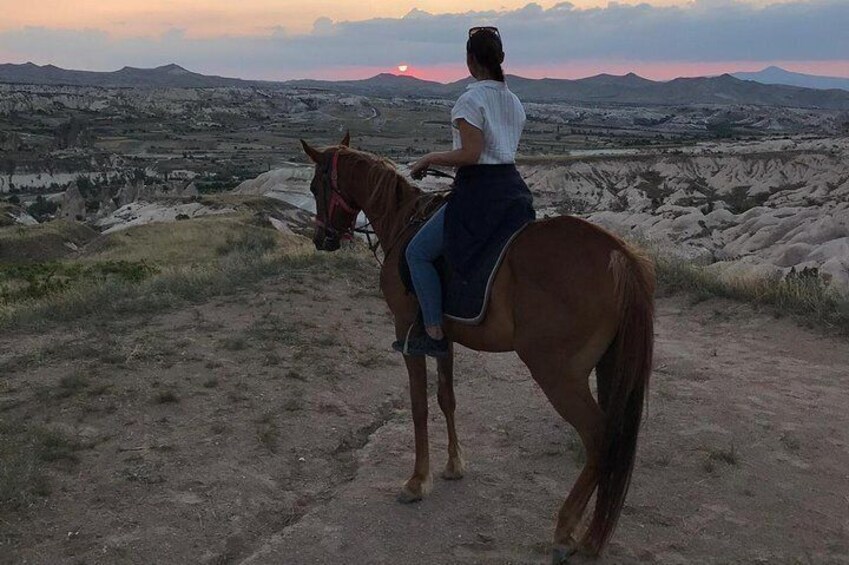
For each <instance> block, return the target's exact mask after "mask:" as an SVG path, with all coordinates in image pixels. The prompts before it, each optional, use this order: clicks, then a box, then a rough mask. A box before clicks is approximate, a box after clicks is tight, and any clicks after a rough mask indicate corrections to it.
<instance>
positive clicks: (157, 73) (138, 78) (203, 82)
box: [0, 63, 253, 88]
mask: <svg viewBox="0 0 849 565" xmlns="http://www.w3.org/2000/svg"><path fill="white" fill-rule="evenodd" d="M0 82H6V83H17V84H46V85H57V86H59V85H70V86H100V87H109V88H144V87H149V88H150V87H152V88H168V87H171V88H209V87H217V86H250V85H251V84H253V83H251V81H245V80H240V79H235V78H224V77H218V76H208V75H202V74H199V73H193V72H191V71H187V70H186V69H184V68H183V67H181V66H180V65H175V64H171V65H164V66H161V67H156V68H154V69H139V68H135V67H124V68H123V69H121V70H119V71H114V72H94V71H72V70H67V69H62V68H59V67H56V66H54V65H44V66H39V65H34V64H33V63H25V64H23V65H13V64H5V65H0Z"/></svg>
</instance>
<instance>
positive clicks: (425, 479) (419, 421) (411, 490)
mask: <svg viewBox="0 0 849 565" xmlns="http://www.w3.org/2000/svg"><path fill="white" fill-rule="evenodd" d="M404 362H405V363H406V364H407V372H408V373H409V375H410V401H411V405H412V409H413V426H414V428H415V436H416V464H415V467H414V468H413V476H412V477H410V479H409V480H408V481H407V482H406V483H405V484H404V488H403V489H401V493H400V494H399V495H398V500H399V501H400V502H416V501H418V500H421V499H422V497H423V496H424V495H425V494H427V492H428V491H429V490H430V485H431V480H430V459H429V455H428V438H427V365H426V363H425V358H424V357H408V356H405V357H404Z"/></svg>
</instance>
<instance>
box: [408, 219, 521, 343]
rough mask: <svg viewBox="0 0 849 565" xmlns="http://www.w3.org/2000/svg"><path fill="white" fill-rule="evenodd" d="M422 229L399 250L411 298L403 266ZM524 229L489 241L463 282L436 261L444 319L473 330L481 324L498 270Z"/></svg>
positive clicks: (414, 232) (440, 262)
mask: <svg viewBox="0 0 849 565" xmlns="http://www.w3.org/2000/svg"><path fill="white" fill-rule="evenodd" d="M425 221H426V220H425ZM529 223H530V222H529ZM422 225H424V221H422V222H421V223H420V224H419V226H417V228H416V229H415V230H414V231H413V233H411V235H410V237H409V239H407V241H405V242H404V246H403V248H402V249H401V261H400V269H401V280H403V281H404V286H406V288H407V291H408V292H411V293H413V294H415V290H414V288H413V280H412V278H411V276H410V266H409V265H408V264H407V246H408V245H409V244H410V241H412V239H413V237H415V234H416V233H417V232H418V230H419V229H420V228H421V226H422ZM527 226H528V224H525V225H523V226H521V227H519V229H517V230H513V231H508V232H507V233H504V234H498V237H495V238H493V239H492V241H490V242H489V243H488V244H487V246H486V248H485V249H484V251H483V252H482V253H481V255H480V261H479V263H478V265H479V266H478V268H477V269H475V271H474V272H473V273H472V274H471V275H470V276H469V277H467V278H466V279H463V278H461V277H459V276H457V275H456V273H454V272H452V270H451V268H450V266H449V264H448V262H447V261H445V258H444V257H440V258H439V259H438V260H437V261H436V263H435V265H436V270H437V271H438V272H439V278H440V279H441V281H442V308H443V311H444V313H445V317H446V318H449V319H451V320H453V321H455V322H459V323H461V324H468V325H473V326H474V325H478V324H480V323H481V322H483V320H484V318H485V317H486V307H487V305H488V303H489V296H490V292H491V291H492V283H493V282H495V275H496V273H497V272H498V267H500V266H501V262H502V261H503V260H504V257H505V255H507V250H508V249H509V248H510V244H511V243H512V242H513V240H514V239H516V237H517V236H518V235H519V234H520V233H521V232H522V230H524V229H525V228H526V227H527Z"/></svg>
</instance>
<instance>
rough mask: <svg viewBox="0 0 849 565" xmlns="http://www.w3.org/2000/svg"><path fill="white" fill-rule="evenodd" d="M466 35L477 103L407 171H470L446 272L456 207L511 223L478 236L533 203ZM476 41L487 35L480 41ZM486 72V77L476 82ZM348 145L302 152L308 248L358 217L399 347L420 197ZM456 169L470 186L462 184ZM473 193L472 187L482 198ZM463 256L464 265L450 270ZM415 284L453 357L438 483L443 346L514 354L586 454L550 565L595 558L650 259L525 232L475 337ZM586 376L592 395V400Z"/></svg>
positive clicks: (422, 473) (453, 467) (602, 236)
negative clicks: (377, 263)
mask: <svg viewBox="0 0 849 565" xmlns="http://www.w3.org/2000/svg"><path fill="white" fill-rule="evenodd" d="M472 31H473V32H472V33H471V37H470V39H471V41H469V51H470V56H469V62H470V65H469V66H470V67H472V68H473V72H474V73H478V76H479V77H481V78H483V79H484V80H481V81H479V82H478V83H475V84H474V85H473V86H472V88H471V89H470V91H469V92H471V93H472V94H468V93H467V95H464V96H466V100H465V101H468V102H469V106H470V107H467V105H466V103H465V101H464V99H463V98H461V101H463V102H464V103H463V104H462V105H461V104H460V102H458V108H456V111H457V116H459V118H457V120H456V122H457V128H458V131H459V136H460V145H459V147H458V150H455V151H452V152H449V153H447V154H444V155H442V157H439V156H433V155H430V156H428V157H425V158H424V159H423V160H422V161H420V162H419V163H417V164H416V166H415V168H414V170H415V172H416V173H420V172H421V171H422V170H424V169H425V168H426V167H427V166H428V165H430V164H437V163H439V164H464V163H466V165H464V166H462V167H461V168H460V171H459V172H458V173H459V174H458V177H459V183H458V187H457V188H456V189H455V190H456V192H455V193H454V194H453V195H452V204H451V205H449V207H448V208H447V209H446V210H445V212H444V220H443V221H444V222H445V237H444V238H443V239H444V240H445V241H446V243H447V244H448V245H447V246H446V248H445V252H446V256H447V258H448V259H449V261H452V262H453V264H452V265H451V266H452V268H453V267H456V266H457V265H459V266H460V268H464V267H466V265H465V264H464V263H463V261H462V259H468V257H463V256H462V255H461V256H460V257H456V256H452V245H453V242H452V241H450V237H451V233H450V231H449V228H450V226H451V225H452V224H451V222H452V221H453V220H452V206H454V207H455V209H456V208H457V206H456V204H457V203H458V202H461V201H464V199H466V198H468V200H465V201H466V202H474V204H472V206H475V205H479V206H481V207H483V206H486V207H487V210H488V211H489V212H491V211H492V210H493V209H496V210H502V211H503V210H507V211H508V212H505V214H504V216H503V217H497V214H496V215H495V216H484V215H483V214H478V215H479V216H481V217H480V218H473V217H470V216H468V215H466V212H463V213H462V214H461V222H459V223H458V224H456V225H459V226H461V227H462V226H464V224H463V223H462V221H463V220H465V221H467V222H468V225H471V226H472V227H474V228H476V227H477V225H478V224H477V222H478V221H480V222H483V223H484V224H485V222H486V221H487V220H489V221H491V222H494V223H499V222H501V221H503V220H504V218H508V219H509V218H511V217H512V216H511V214H510V213H509V211H511V210H512V209H513V206H514V205H515V206H516V207H517V208H519V209H522V207H523V206H527V205H528V204H529V202H528V199H527V198H526V197H525V196H524V194H525V193H524V190H525V189H524V188H523V187H524V183H520V182H519V181H520V180H521V179H518V174H517V173H514V172H513V169H512V167H513V166H512V165H510V164H506V163H503V161H507V160H512V153H513V152H514V151H515V142H512V143H511V144H509V145H508V147H507V148H508V149H511V148H512V149H511V151H508V152H507V154H506V155H505V154H502V153H496V150H498V149H499V148H503V147H504V146H505V144H506V142H507V141H508V140H509V139H513V137H509V136H508V135H506V134H493V133H490V134H489V137H487V133H486V132H487V131H488V129H489V128H491V127H493V126H497V124H502V125H504V124H509V125H510V127H509V128H507V129H508V130H509V131H511V132H512V134H511V135H513V136H515V139H518V132H519V131H521V128H520V127H518V124H519V122H520V121H521V120H518V119H517V117H516V116H513V117H512V118H511V117H510V116H509V115H507V116H504V115H503V114H500V113H499V112H498V111H497V110H498V109H501V110H505V109H506V108H509V107H511V105H512V107H513V108H515V109H517V111H518V108H519V106H518V105H517V104H516V103H515V102H511V101H514V100H515V99H514V98H513V97H512V94H509V91H508V90H507V89H506V87H505V86H503V83H501V82H500V81H498V80H493V79H497V78H499V77H500V76H501V75H500V74H495V73H494V70H495V65H493V64H492V62H493V61H497V62H498V63H499V65H500V61H501V52H500V41H499V43H498V44H497V45H498V46H499V51H498V57H496V58H495V59H493V58H492V57H491V56H490V55H481V53H483V51H478V49H479V48H478V47H476V45H477V44H478V43H477V42H478V41H480V42H482V43H485V44H486V45H487V46H488V47H487V50H486V53H488V54H491V53H492V52H493V51H492V50H493V45H495V44H494V43H493V39H492V37H493V35H496V36H497V34H495V32H494V31H486V32H484V31H477V32H475V31H474V30H472ZM481 33H484V35H480V38H479V39H475V38H476V37H478V35H479V34H481ZM484 40H485V41H484ZM479 57H480V58H479ZM481 59H483V60H481ZM485 72H489V73H492V74H483V73H485ZM481 100H484V102H481ZM493 100H501V101H502V102H495V101H493ZM475 101H477V104H475V103H474V102H475ZM505 111H506V110H505ZM455 117H456V116H455ZM511 128H512V129H511ZM464 132H465V133H464ZM348 141H349V137H348V136H347V135H346V136H345V139H344V140H343V141H342V143H341V144H340V145H337V146H333V147H328V148H326V149H324V150H319V149H315V148H313V147H311V146H310V145H309V144H308V143H306V142H305V141H303V140H302V144H303V147H304V151H305V152H306V153H307V155H308V156H309V158H310V159H311V160H312V161H313V163H315V174H314V176H313V180H312V184H311V187H310V190H311V191H312V193H313V195H314V197H315V201H316V230H315V235H314V237H313V240H314V242H315V245H316V248H317V249H319V250H324V251H334V250H336V249H339V241H340V238H341V237H342V236H343V235H346V234H350V233H352V232H353V230H354V226H355V224H356V220H357V215H358V214H359V213H360V211H362V212H364V213H365V215H366V216H367V217H368V219H369V222H370V223H371V225H372V227H373V228H374V231H375V233H376V234H377V237H378V240H379V242H380V246H381V247H382V248H383V250H384V256H385V260H384V264H383V267H382V269H381V272H380V289H381V292H382V294H383V296H384V298H385V300H386V303H387V304H388V305H389V309H390V310H391V311H392V315H393V317H394V320H395V336H396V338H397V339H398V340H399V341H400V340H402V339H404V336H405V335H406V334H407V333H408V330H409V328H410V327H411V326H414V325H415V323H416V320H417V318H418V312H419V304H418V301H417V300H416V298H415V297H413V296H411V295H410V293H409V292H407V288H406V286H405V284H404V282H403V280H402V278H401V273H400V264H401V258H402V257H401V252H400V249H402V248H403V243H404V242H406V241H407V240H408V239H409V238H410V234H411V229H410V226H411V223H412V220H413V219H415V218H417V217H418V213H419V211H420V208H421V206H420V204H421V202H422V200H423V198H425V196H426V195H425V194H424V193H423V192H422V191H421V190H420V189H419V188H417V187H415V186H413V185H411V184H410V182H409V181H408V180H407V179H406V178H405V177H404V176H403V175H401V174H400V173H399V172H398V171H397V170H396V169H395V167H394V166H393V165H392V164H391V163H390V162H388V161H387V160H385V159H381V158H380V157H377V156H376V155H371V154H369V153H365V152H362V151H355V150H353V149H350V148H348ZM490 149H492V150H493V153H492V154H493V155H495V157H493V158H494V159H497V161H498V162H502V164H500V165H488V164H487V165H477V166H476V167H485V169H484V170H487V169H486V168H488V167H493V166H496V167H501V168H499V169H497V171H501V172H498V173H495V174H489V175H487V174H481V176H480V177H478V176H477V175H476V174H475V173H474V171H476V170H480V169H476V168H472V169H469V168H468V163H477V162H478V160H479V159H482V158H484V157H482V156H486V155H490V153H489V151H490ZM446 155H451V156H452V157H451V158H448V157H447V156H446ZM508 156H510V159H508V158H507V157H508ZM452 159H453V160H452ZM465 170H471V171H473V174H471V175H470V176H468V177H466V175H465V173H464V172H463V171H465ZM480 179H485V181H481V180H480ZM477 187H480V191H481V194H480V195H479V194H478V191H477ZM492 187H496V188H495V189H493V188H492ZM496 191H497V192H496ZM492 194H499V195H502V197H504V198H505V199H506V200H507V201H508V202H509V203H510V204H507V205H504V204H503V203H502V204H499V205H498V206H497V207H496V208H492V205H491V203H489V202H487V200H488V199H489V200H492V198H490V197H491V195H492ZM455 198H457V200H454V199H455ZM517 202H518V204H516V203H517ZM459 208H460V209H461V210H467V209H466V208H463V207H459ZM525 209H526V208H525ZM518 216H521V215H518ZM437 221H438V220H437ZM433 230H435V231H436V235H434V233H433ZM425 234H430V235H425V236H423V238H424V240H420V241H419V242H418V243H419V244H420V245H421V244H422V243H424V246H425V248H426V249H427V251H426V253H427V256H432V255H433V253H435V251H434V249H438V248H439V245H438V243H439V241H438V240H439V239H440V237H439V236H440V233H439V230H438V229H436V227H435V226H434V225H433V224H432V225H431V226H430V227H429V229H428V231H426V232H425ZM477 235H479V232H476V233H473V236H474V237H469V236H466V235H464V237H465V239H464V241H471V242H472V243H477V240H476V237H477ZM431 238H433V239H436V240H437V245H434V244H433V242H432V241H430V240H431ZM417 248H418V246H414V249H417ZM461 251H462V250H461ZM413 253H415V251H414V252H413ZM413 258H414V259H415V257H413ZM458 258H459V259H461V261H459V262H457V259H458ZM420 266H421V265H420ZM424 284H425V288H422V289H421V290H417V292H419V295H420V299H421V297H425V298H424V300H423V304H422V307H424V308H427V309H428V311H429V312H430V313H429V314H428V316H430V318H429V322H427V323H428V324H429V326H430V330H431V333H430V334H429V337H430V338H431V339H432V340H433V341H434V342H439V341H440V337H441V336H440V334H439V330H440V329H441V330H442V331H443V332H444V339H445V340H446V341H447V342H448V347H447V349H448V355H447V356H440V357H439V358H438V359H437V370H438V371H437V372H438V377H439V380H438V392H437V399H438V401H439V407H440V408H441V409H442V411H443V413H444V414H445V420H446V423H447V428H448V462H447V464H446V466H445V471H444V472H443V473H442V477H443V478H445V479H460V478H462V477H463V473H464V472H465V462H464V458H463V452H462V450H461V447H460V442H459V440H458V434H457V430H456V427H455V421H454V410H455V398H454V386H453V382H454V373H453V371H454V366H453V358H452V356H451V351H452V347H451V345H450V344H451V343H459V344H462V345H464V346H466V347H469V348H471V349H475V350H478V351H493V352H496V351H502V352H503V351H515V352H516V353H517V354H518V355H519V358H520V359H521V360H522V361H523V362H524V363H525V365H526V366H527V367H528V369H530V372H531V375H532V376H533V378H534V380H535V381H536V382H537V384H538V385H539V386H540V388H541V389H542V391H543V392H544V393H545V395H546V397H547V398H548V399H549V401H550V402H551V404H552V405H553V406H554V409H555V410H556V411H557V413H558V414H559V415H560V416H561V417H562V418H563V419H564V420H566V421H567V422H569V423H570V424H571V425H572V426H573V427H574V428H575V429H576V430H577V432H578V434H579V435H580V437H581V441H582V443H583V445H584V449H585V451H586V461H585V463H584V467H583V469H582V470H581V472H580V474H579V475H578V477H577V479H576V480H575V483H574V484H573V486H572V489H571V490H570V491H569V494H568V496H567V497H566V500H565V501H564V502H563V505H562V506H561V508H560V512H559V513H558V515H557V526H556V528H555V531H554V552H553V562H554V563H557V564H561V563H565V562H567V561H568V559H569V557H570V556H571V555H572V554H573V553H574V552H575V551H577V550H583V551H585V552H587V553H590V554H596V555H597V554H598V553H599V552H600V551H601V550H602V548H604V546H605V545H606V544H607V542H608V540H609V539H610V536H611V534H612V533H613V530H614V528H615V527H616V522H617V520H618V518H619V516H620V514H621V512H622V506H623V504H624V501H625V495H626V494H627V492H628V487H629V485H630V481H631V474H632V471H633V468H634V461H635V459H636V451H637V437H638V434H639V430H640V423H641V418H642V413H643V404H644V402H645V399H646V397H647V393H648V386H649V377H650V375H651V368H652V350H653V344H654V334H653V323H654V318H653V312H654V286H655V277H654V266H653V265H652V263H651V261H650V260H649V259H648V258H647V257H646V256H645V254H643V253H642V252H641V251H639V250H638V249H636V248H634V247H632V246H630V245H628V244H627V243H625V242H624V241H622V240H621V239H619V238H618V237H616V236H615V235H613V234H611V233H609V232H607V231H605V230H603V229H602V228H600V227H598V226H595V225H593V224H591V223H589V222H587V221H585V220H582V219H580V218H575V217H568V216H564V217H557V218H549V219H545V220H537V221H534V222H531V223H530V224H529V225H528V226H527V227H525V229H523V230H522V231H521V233H519V234H518V235H517V236H516V237H515V239H514V240H513V242H512V243H511V245H510V247H509V249H508V250H507V251H506V253H505V254H504V258H503V261H502V262H501V264H500V266H499V267H498V270H497V272H496V274H495V277H494V281H493V282H492V292H491V295H490V299H489V304H488V305H487V309H486V316H485V317H484V318H483V320H482V322H481V323H480V324H479V325H468V324H465V325H464V324H459V323H457V322H456V321H455V320H452V319H451V318H448V317H446V318H445V319H444V320H440V317H439V314H440V311H439V308H438V307H436V306H434V303H433V301H432V300H431V301H430V302H428V300H429V299H430V298H432V297H433V288H432V287H433V286H436V288H438V284H437V285H434V283H433V281H431V282H430V283H427V282H425V283H424ZM428 285H430V286H428ZM428 292H429V293H430V294H428ZM440 321H441V322H442V323H441V325H440ZM426 345H427V347H426V348H425V349H427V351H428V352H435V353H438V354H439V355H442V353H441V351H440V349H441V348H442V345H443V344H439V343H436V344H426ZM404 363H405V365H406V367H407V373H408V376H409V380H410V403H411V407H412V414H413V426H414V430H415V451H416V457H415V464H414V467H413V474H412V476H411V477H410V478H409V479H408V480H407V481H406V483H404V486H403V488H402V489H401V493H400V494H399V500H401V501H403V502H413V501H417V500H421V499H422V497H423V496H424V495H425V494H427V491H428V490H429V489H430V487H431V484H432V481H431V471H430V452H429V442H428V386H427V381H428V373H427V364H426V357H425V356H424V355H422V354H419V355H410V354H407V355H405V356H404ZM593 370H595V375H596V382H597V387H598V393H597V395H594V394H593V392H592V390H591V388H590V375H591V374H592V372H593ZM594 493H595V495H596V500H595V505H594V508H593V510H592V519H591V520H590V521H589V524H588V526H587V527H586V529H585V530H584V531H583V532H582V533H579V531H578V530H579V524H580V522H581V517H582V516H583V515H584V513H585V511H586V509H587V507H588V506H589V503H590V500H591V499H592V496H593V494H594Z"/></svg>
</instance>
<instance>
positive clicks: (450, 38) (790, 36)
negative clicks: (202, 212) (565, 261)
mask: <svg viewBox="0 0 849 565" xmlns="http://www.w3.org/2000/svg"><path fill="white" fill-rule="evenodd" d="M481 24H487V25H497V26H498V27H499V28H500V29H501V32H502V35H503V37H504V40H505V50H506V52H507V59H508V63H509V65H510V67H511V68H513V69H517V68H521V67H523V66H528V67H530V66H537V67H541V66H553V65H558V64H563V63H565V62H569V61H574V60H616V61H640V62H663V61H680V62H688V61H690V62H709V61H776V60H782V61H828V60H839V59H845V58H846V57H847V54H849V34H847V33H846V30H847V29H849V2H846V1H845V0H812V1H801V0H796V1H794V2H790V3H776V4H768V5H765V6H758V5H753V4H751V3H747V2H742V1H738V0H694V1H693V2H690V3H688V4H685V5H683V6H671V7H659V6H651V5H648V4H640V5H625V4H618V3H616V2H611V3H610V4H608V6H607V7H604V8H589V9H578V8H576V7H575V6H574V5H573V4H571V3H569V2H563V3H560V4H557V5H555V6H553V7H551V8H548V9H545V8H543V7H541V6H540V5H539V4H535V3H531V4H528V5H526V6H525V7H523V8H519V9H516V10H509V11H484V12H468V13H463V14H430V13H427V12H424V11H421V10H413V11H411V12H410V13H408V14H407V15H406V16H405V17H402V18H374V19H369V20H363V21H354V22H350V21H343V22H335V21H333V20H331V19H330V18H320V19H318V20H317V21H316V22H315V25H314V26H313V29H312V31H311V32H309V33H307V34H301V35H295V34H291V33H284V32H282V30H280V29H277V30H270V31H268V33H267V34H265V35H256V36H242V37H237V36H225V37H214V38H193V37H191V36H188V35H186V34H184V33H182V32H181V31H180V30H172V31H170V32H167V33H165V34H163V35H160V36H157V37H136V38H116V37H113V36H110V35H109V34H108V32H107V31H104V30H57V29H47V28H35V27H29V28H22V29H17V30H11V31H6V32H2V33H0V52H7V53H16V54H18V56H21V57H26V58H28V59H31V60H33V61H35V62H39V63H48V62H50V63H53V64H57V65H60V66H64V67H70V68H92V69H99V70H110V69H116V68H120V67H122V66H124V65H134V66H155V65H159V64H163V63H166V62H172V61H173V62H177V63H179V64H182V65H184V66H186V67H189V68H192V69H193V70H198V71H201V72H208V73H221V74H228V73H229V74H237V75H239V76H243V77H246V78H282V77H295V76H303V75H308V74H316V70H319V69H322V68H342V67H346V66H362V67H393V66H394V65H396V64H397V63H398V61H402V60H403V61H405V62H409V63H410V64H411V65H413V67H416V66H424V65H434V66H439V65H443V66H444V65H451V64H462V62H463V59H464V55H463V49H464V43H465V38H466V31H467V29H468V28H469V27H470V26H473V25H481Z"/></svg>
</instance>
